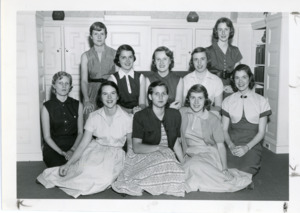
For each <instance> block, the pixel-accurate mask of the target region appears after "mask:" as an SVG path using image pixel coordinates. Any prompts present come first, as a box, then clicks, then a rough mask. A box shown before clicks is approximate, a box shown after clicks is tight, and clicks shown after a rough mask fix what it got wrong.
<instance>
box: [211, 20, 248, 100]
mask: <svg viewBox="0 0 300 213" xmlns="http://www.w3.org/2000/svg"><path fill="white" fill-rule="evenodd" d="M212 34H213V41H212V45H211V46H209V47H207V48H206V49H207V56H208V59H209V60H210V62H211V66H210V67H209V71H210V72H211V73H213V74H216V75H217V76H219V77H220V78H221V79H222V81H223V84H224V94H223V96H224V97H227V96H229V95H230V94H232V93H233V91H232V89H231V87H230V75H231V73H232V71H233V69H234V68H235V67H236V66H237V65H239V64H240V63H241V60H242V58H243V56H242V54H241V52H240V50H239V48H238V47H236V46H233V45H232V44H231V43H232V39H233V36H234V27H233V24H232V21H231V20H230V19H229V18H226V17H222V18H219V19H218V20H217V21H216V24H215V26H214V28H213V33H212Z"/></svg>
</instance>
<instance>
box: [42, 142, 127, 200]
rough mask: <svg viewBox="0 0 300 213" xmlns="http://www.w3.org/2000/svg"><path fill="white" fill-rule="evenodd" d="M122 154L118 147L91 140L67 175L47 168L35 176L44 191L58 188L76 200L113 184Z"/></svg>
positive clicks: (121, 163) (121, 164)
mask: <svg viewBox="0 0 300 213" xmlns="http://www.w3.org/2000/svg"><path fill="white" fill-rule="evenodd" d="M124 160H125V152H124V151H123V150H122V148H121V147H111V146H103V145H101V144H99V143H97V142H96V141H92V142H91V143H90V144H89V145H88V146H87V148H86V149H85V150H84V152H83V154H82V156H81V158H80V159H79V160H78V161H77V162H75V163H74V164H72V165H71V166H70V168H69V170H68V173H67V175H66V176H64V177H61V176H60V175H59V167H53V168H48V169H46V170H44V172H43V173H42V174H40V175H39V176H38V177H37V180H38V181H39V182H40V183H41V184H42V185H44V186H45V187H46V188H52V187H55V186H57V187H59V188H60V189H61V190H63V191H64V192H65V193H67V194H69V195H71V196H73V197H75V198H77V197H78V196H79V195H88V194H94V193H98V192H101V191H104V190H105V189H107V188H108V187H110V185H111V184H112V183H113V182H114V181H115V179H116V178H117V177H118V175H119V173H120V172H121V170H122V169H123V167H124Z"/></svg>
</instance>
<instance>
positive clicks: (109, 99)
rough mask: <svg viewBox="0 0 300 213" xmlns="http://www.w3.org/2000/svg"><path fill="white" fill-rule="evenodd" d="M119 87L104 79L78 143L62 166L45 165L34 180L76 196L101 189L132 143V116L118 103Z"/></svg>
mask: <svg viewBox="0 0 300 213" xmlns="http://www.w3.org/2000/svg"><path fill="white" fill-rule="evenodd" d="M118 99H119V92H118V87H117V85H116V84H115V83H114V82H111V81H107V82H104V83H103V84H102V85H101V87H100V89H99V92H98V97H97V105H98V107H102V106H103V107H102V108H100V109H98V110H96V111H95V112H92V113H91V114H90V116H89V118H88V120H87V122H86V124H85V127H84V128H85V132H84V135H83V138H82V140H81V143H80V145H79V146H78V148H77V149H76V151H75V153H74V155H73V156H72V157H71V159H70V160H69V161H68V162H67V163H66V164H65V165H63V166H60V167H53V168H49V169H46V170H45V171H44V172H43V173H42V174H40V175H39V176H38V177H37V181H38V182H39V183H41V184H43V185H44V186H45V187H46V188H52V187H54V186H57V187H59V188H60V189H61V190H63V191H64V192H66V193H67V194H69V195H71V196H73V197H75V198H77V197H78V196H79V195H88V194H94V193H98V192H101V191H104V190H105V189H107V188H108V187H110V185H111V184H112V183H113V181H114V180H115V179H116V178H117V176H118V175H119V173H120V172H121V170H122V169H123V166H124V160H125V152H124V151H123V149H122V147H123V146H124V144H125V141H126V140H127V142H128V144H131V132H132V117H131V116H130V115H128V113H126V112H125V111H124V110H122V108H121V107H120V106H118V105H117V101H118Z"/></svg>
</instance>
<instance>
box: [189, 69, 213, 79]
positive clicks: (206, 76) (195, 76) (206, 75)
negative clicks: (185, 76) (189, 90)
mask: <svg viewBox="0 0 300 213" xmlns="http://www.w3.org/2000/svg"><path fill="white" fill-rule="evenodd" d="M196 72H197V71H196V70H194V71H193V75H194V76H193V78H197V75H196ZM205 72H206V73H205V76H204V78H203V79H206V78H212V76H211V75H213V74H211V73H210V72H209V71H208V70H207V69H206V71H205Z"/></svg>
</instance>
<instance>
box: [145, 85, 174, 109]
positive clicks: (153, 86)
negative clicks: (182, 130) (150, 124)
mask: <svg viewBox="0 0 300 213" xmlns="http://www.w3.org/2000/svg"><path fill="white" fill-rule="evenodd" d="M158 86H163V87H165V88H166V92H167V94H168V95H169V88H168V86H167V84H165V83H164V82H162V81H153V82H152V83H151V84H150V85H149V87H148V92H147V99H148V104H149V106H150V107H152V104H153V103H152V100H151V99H150V98H149V95H152V94H153V89H154V88H155V87H158ZM165 107H166V108H167V107H169V102H167V104H166V106H165Z"/></svg>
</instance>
